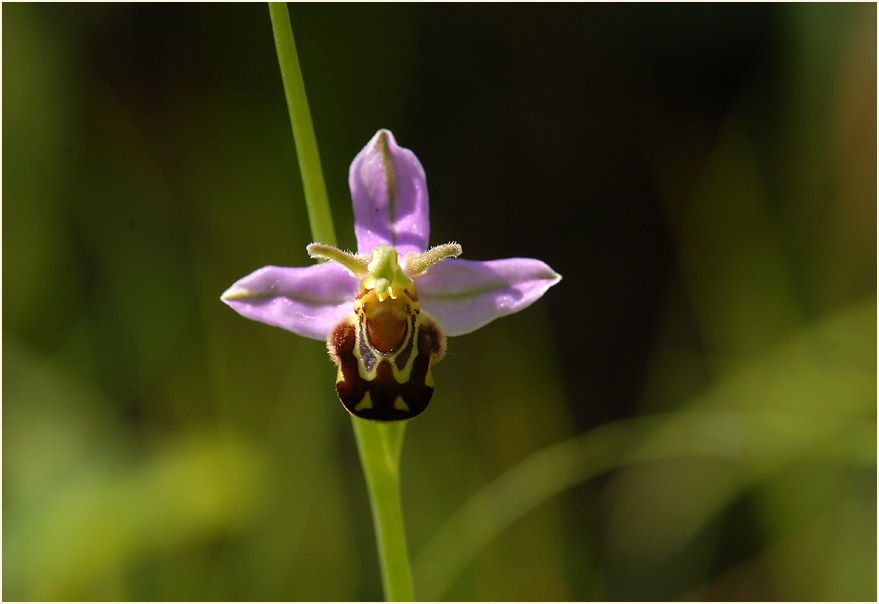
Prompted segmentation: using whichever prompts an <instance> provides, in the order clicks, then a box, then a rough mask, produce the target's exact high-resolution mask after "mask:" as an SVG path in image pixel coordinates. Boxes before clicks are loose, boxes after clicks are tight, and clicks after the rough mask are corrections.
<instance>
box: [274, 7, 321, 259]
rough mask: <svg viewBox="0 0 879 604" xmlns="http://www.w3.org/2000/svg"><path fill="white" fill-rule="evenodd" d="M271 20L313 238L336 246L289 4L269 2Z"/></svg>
mask: <svg viewBox="0 0 879 604" xmlns="http://www.w3.org/2000/svg"><path fill="white" fill-rule="evenodd" d="M269 16H270V17H271V19H272V33H273V34H274V36H275V50H276V51H277V52H278V63H279V64H280V66H281V80H282V81H283V82H284V96H285V97H286V98H287V111H288V112H289V114H290V125H291V126H292V128H293V142H294V143H295V145H296V157H297V159H298V160H299V171H300V172H301V173H302V188H303V189H304V190H305V207H306V208H307V209H308V222H309V224H310V226H311V236H312V237H314V238H315V240H316V241H320V242H321V243H328V244H330V245H336V231H335V229H334V228H333V215H332V213H331V212H330V203H329V201H328V199H327V187H326V185H325V184H324V177H323V170H322V169H321V166H320V154H319V153H318V150H317V139H316V138H315V137H314V126H312V123H311V111H309V109H308V99H307V98H306V96H305V82H304V81H303V79H302V70H301V69H300V68H299V55H297V54H296V44H294V43H293V29H292V28H291V27H290V13H288V12H287V3H286V2H269Z"/></svg>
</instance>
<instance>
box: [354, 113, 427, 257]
mask: <svg viewBox="0 0 879 604" xmlns="http://www.w3.org/2000/svg"><path fill="white" fill-rule="evenodd" d="M348 184H349V186H350V187H351V199H352V201H353V203H354V233H355V235H356V236H357V252H358V253H359V254H369V253H371V252H372V250H373V249H374V248H375V247H376V246H379V245H390V246H391V247H393V248H396V250H397V251H398V252H399V253H400V254H401V255H402V254H405V253H407V252H417V253H420V252H423V251H424V250H425V249H426V248H427V238H428V235H429V234H430V219H429V216H428V204H427V181H426V179H425V176H424V168H422V167H421V162H419V161H418V158H417V157H415V154H414V153H412V151H410V150H409V149H404V148H402V147H400V146H399V145H397V141H396V140H394V135H393V134H391V133H390V131H388V130H379V131H378V132H377V133H376V135H375V136H373V137H372V140H370V141H369V143H368V144H367V145H366V147H364V148H363V150H362V151H361V152H360V153H358V154H357V157H355V158H354V161H353V162H352V163H351V170H350V172H349V173H348Z"/></svg>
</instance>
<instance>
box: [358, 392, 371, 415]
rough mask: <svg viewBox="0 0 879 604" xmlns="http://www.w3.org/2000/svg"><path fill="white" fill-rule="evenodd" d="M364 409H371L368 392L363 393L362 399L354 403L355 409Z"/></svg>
mask: <svg viewBox="0 0 879 604" xmlns="http://www.w3.org/2000/svg"><path fill="white" fill-rule="evenodd" d="M364 409H372V399H371V398H370V396H369V393H368V392H367V393H366V394H364V395H363V400H362V401H360V402H359V403H357V404H356V405H354V410H355V411H363V410H364Z"/></svg>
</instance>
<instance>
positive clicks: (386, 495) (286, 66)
mask: <svg viewBox="0 0 879 604" xmlns="http://www.w3.org/2000/svg"><path fill="white" fill-rule="evenodd" d="M269 16H270V17H271V20H272V33H273V34H274V37H275V49H276V50H277V52H278V62H279V63H280V66H281V79H282V80H283V82H284V95H285V96H286V98H287V109H288V111H289V113H290V124H291V125H292V127H293V140H294V141H295V144H296V156H297V158H298V160H299V169H300V171H301V172H302V185H303V188H304V189H305V206H306V208H307V209H308V220H309V223H310V225H311V236H312V237H313V238H314V240H315V241H320V242H321V243H326V244H329V245H333V246H334V245H336V232H335V229H334V228H333V216H332V213H331V211H330V204H329V201H328V200H327V190H326V186H325V185H324V179H323V171H322V169H321V165H320V155H319V154H318V150H317V141H316V139H315V137H314V127H313V126H312V123H311V113H310V112H309V110H308V101H307V99H306V96H305V84H304V82H303V80H302V70H301V69H300V68H299V58H298V56H297V54H296V46H295V44H294V42H293V30H292V28H291V27H290V14H289V13H288V12H287V4H286V3H284V2H269ZM351 421H352V424H353V427H354V436H355V438H356V439H357V451H358V452H359V454H360V463H361V465H362V466H363V473H364V475H365V476H366V486H367V490H368V492H369V500H370V504H371V506H372V517H373V523H374V524H375V535H376V541H377V542H378V555H379V562H380V565H381V572H382V584H383V585H384V591H385V599H386V600H388V601H391V602H398V601H411V600H413V599H414V596H413V591H412V573H411V571H410V565H409V554H408V551H407V548H406V533H405V530H404V525H403V509H402V505H401V501H400V471H399V470H400V451H401V449H402V446H403V434H404V431H405V428H406V425H405V424H404V423H402V422H397V423H393V424H378V423H375V422H370V421H367V420H363V419H360V418H357V417H354V416H352V417H351Z"/></svg>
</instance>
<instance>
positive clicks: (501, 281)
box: [221, 130, 561, 421]
mask: <svg viewBox="0 0 879 604" xmlns="http://www.w3.org/2000/svg"><path fill="white" fill-rule="evenodd" d="M349 185H350V187H351V197H352V201H353V205H354V232H355V235H356V238H357V253H356V254H352V253H349V252H344V251H342V250H339V249H337V248H335V247H332V246H329V245H324V244H321V243H313V244H311V245H309V246H308V247H307V248H306V249H307V251H308V253H309V255H310V256H311V257H312V258H321V259H325V260H330V262H326V263H322V264H316V265H312V266H308V267H301V268H286V267H278V266H266V267H263V268H261V269H259V270H257V271H255V272H253V273H251V274H250V275H247V276H246V277H244V278H242V279H240V280H238V281H237V282H235V283H234V284H233V285H232V287H230V288H229V289H228V290H226V292H225V293H224V294H223V295H222V298H221V299H222V300H223V302H225V303H226V304H228V305H229V306H231V307H232V308H233V309H234V310H235V311H236V312H238V313H239V314H240V315H242V316H244V317H247V318H248V319H253V320H254V321H260V322H261V323H266V324H268V325H274V326H276V327H280V328H282V329H286V330H288V331H292V332H293V333H295V334H298V335H300V336H304V337H306V338H313V339H316V340H326V341H327V347H328V349H329V352H330V356H331V357H332V359H333V360H334V361H335V363H336V364H337V365H338V372H337V377H336V391H337V393H338V395H339V399H340V400H341V401H342V404H343V405H344V406H345V408H346V409H347V410H348V411H349V412H351V413H352V414H354V415H356V416H358V417H362V418H364V419H370V420H375V421H400V420H406V419H411V418H413V417H415V416H416V415H418V414H420V413H421V412H422V411H424V409H425V408H426V407H427V405H428V403H429V402H430V399H431V396H432V395H433V390H434V382H433V377H432V375H431V366H432V365H433V364H434V363H436V362H438V361H439V360H440V359H441V358H442V356H443V353H444V352H445V336H446V335H449V336H459V335H463V334H466V333H469V332H471V331H474V330H476V329H478V328H480V327H482V326H483V325H485V324H486V323H488V322H490V321H493V320H494V319H497V318H498V317H502V316H504V315H508V314H511V313H514V312H518V311H520V310H522V309H524V308H526V307H528V306H529V305H531V304H532V303H533V302H534V301H535V300H537V299H538V298H540V297H541V296H542V295H543V294H544V293H545V292H546V290H548V289H549V288H550V287H552V286H553V285H555V284H556V283H558V282H559V280H560V279H561V276H560V275H558V274H557V273H555V271H553V270H552V269H551V268H550V267H549V266H547V265H546V264H545V263H543V262H541V261H540V260H535V259H531V258H506V259H503V260H489V261H484V262H483V261H474V260H463V259H459V258H458V256H459V255H460V254H461V246H460V245H458V244H457V243H448V244H445V245H439V246H436V247H433V248H428V246H427V244H428V236H429V233H430V220H429V216H428V200H427V182H426V178H425V175H424V169H423V168H422V166H421V163H420V162H419V161H418V158H417V157H416V156H415V154H414V153H413V152H412V151H410V150H408V149H404V148H403V147H400V146H399V145H397V142H396V140H394V136H393V134H391V133H390V132H389V131H388V130H379V131H378V132H377V133H376V135H375V136H374V137H373V138H372V140H370V141H369V143H368V144H367V145H366V147H364V149H363V150H362V151H361V152H360V153H359V154H358V155H357V157H355V158H354V161H353V162H352V164H351V169H350V173H349Z"/></svg>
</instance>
